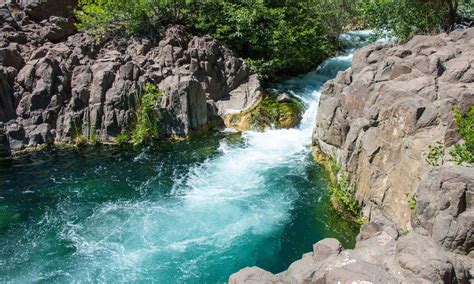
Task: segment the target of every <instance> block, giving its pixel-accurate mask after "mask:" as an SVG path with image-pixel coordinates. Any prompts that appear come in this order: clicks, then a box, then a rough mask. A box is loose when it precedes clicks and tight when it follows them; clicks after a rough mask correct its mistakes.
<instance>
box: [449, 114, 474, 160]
mask: <svg viewBox="0 0 474 284" xmlns="http://www.w3.org/2000/svg"><path fill="white" fill-rule="evenodd" d="M453 112H454V121H455V122H456V126H457V129H458V132H459V133H460V134H461V136H462V138H463V139H464V143H463V144H461V143H457V144H455V145H454V148H453V149H452V150H451V151H450V154H451V157H452V161H453V162H455V163H456V164H458V165H460V164H463V163H468V164H472V163H474V106H470V107H469V109H468V111H467V112H466V114H465V115H462V113H461V110H460V109H458V108H455V109H454V110H453Z"/></svg>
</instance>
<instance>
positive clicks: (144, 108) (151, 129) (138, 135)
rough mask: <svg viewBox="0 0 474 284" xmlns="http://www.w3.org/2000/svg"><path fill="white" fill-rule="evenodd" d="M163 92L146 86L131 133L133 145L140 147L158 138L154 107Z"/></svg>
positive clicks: (150, 85) (154, 87)
mask: <svg viewBox="0 0 474 284" xmlns="http://www.w3.org/2000/svg"><path fill="white" fill-rule="evenodd" d="M162 96H163V92H162V91H161V90H160V89H158V87H156V86H154V85H152V84H147V85H145V93H144V94H143V96H142V97H141V99H140V104H139V107H138V110H137V120H136V125H135V128H134V129H133V131H132V141H133V144H134V145H140V144H143V143H144V142H149V141H151V140H153V139H157V138H158V117H157V115H156V111H155V107H156V105H157V104H158V103H159V102H160V100H161V97H162Z"/></svg>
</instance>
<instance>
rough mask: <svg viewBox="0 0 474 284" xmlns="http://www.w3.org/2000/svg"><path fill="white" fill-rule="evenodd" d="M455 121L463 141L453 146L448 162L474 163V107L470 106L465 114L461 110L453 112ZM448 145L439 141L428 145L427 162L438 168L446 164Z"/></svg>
mask: <svg viewBox="0 0 474 284" xmlns="http://www.w3.org/2000/svg"><path fill="white" fill-rule="evenodd" d="M453 113H454V121H455V123H456V127H457V131H458V133H459V134H460V135H461V137H462V140H461V141H460V142H458V143H456V144H454V145H453V146H452V149H451V150H450V151H449V155H450V158H449V159H448V161H451V162H454V163H456V164H458V165H461V164H473V163H474V106H470V107H469V108H468V110H467V111H466V113H465V114H463V113H462V112H461V110H460V109H458V108H455V109H454V110H453ZM445 150H446V145H445V144H444V143H442V142H441V141H438V142H437V143H436V144H435V145H428V151H427V152H425V153H424V156H425V159H426V162H427V163H428V164H429V165H430V166H432V167H437V166H440V165H442V164H444V162H445Z"/></svg>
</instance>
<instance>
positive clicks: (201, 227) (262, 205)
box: [0, 32, 368, 283]
mask: <svg viewBox="0 0 474 284" xmlns="http://www.w3.org/2000/svg"><path fill="white" fill-rule="evenodd" d="M355 35H357V36H359V37H367V36H368V33H366V32H361V33H360V34H356V33H351V35H350V36H348V38H349V39H350V38H353V37H354V36H355ZM352 52H353V50H351V51H350V52H349V53H347V54H342V55H341V56H339V57H335V58H332V59H329V60H327V61H325V62H324V63H323V64H321V66H320V67H319V68H317V69H316V70H315V71H313V72H310V73H308V74H306V75H303V76H299V77H296V78H294V79H291V80H288V81H286V82H284V83H282V84H279V85H275V86H274V87H275V89H277V90H278V91H287V92H291V93H292V94H293V95H294V96H296V97H298V98H299V99H300V100H301V101H302V102H303V104H304V105H305V106H306V111H305V113H304V115H303V119H302V122H301V124H300V126H299V127H298V128H294V129H285V130H282V129H278V130H277V129H269V130H267V131H265V132H254V131H247V132H244V133H242V135H241V137H242V143H231V142H229V141H228V140H225V139H224V140H222V141H221V142H220V145H219V147H218V153H217V155H213V156H212V157H210V158H209V159H206V160H204V161H203V162H200V163H197V164H194V165H192V166H191V167H189V168H188V169H187V170H186V171H185V172H184V173H183V172H182V171H179V170H176V169H174V170H173V171H172V174H171V175H172V176H173V177H174V178H173V181H172V182H173V184H172V186H171V188H172V189H171V190H169V191H167V193H166V194H159V195H156V196H154V195H153V187H160V186H165V185H163V184H164V183H165V181H161V180H160V179H161V178H162V176H161V175H160V173H161V172H162V171H164V170H165V165H164V164H160V163H158V164H157V165H156V166H155V168H154V171H156V173H157V174H155V175H154V176H153V177H151V178H149V179H147V180H146V181H145V182H143V183H139V184H136V183H134V182H133V181H131V180H128V179H127V184H128V185H129V186H131V187H133V188H135V190H137V191H138V192H139V193H140V195H139V196H140V197H138V198H123V199H119V200H109V201H107V200H105V201H104V202H95V203H93V202H88V201H87V199H86V200H85V201H84V200H83V201H81V202H77V201H74V198H77V197H78V196H79V195H86V193H87V194H91V193H90V192H93V191H94V190H97V189H98V187H103V186H104V187H105V186H107V185H103V184H101V183H99V182H97V183H91V182H90V181H89V182H88V185H87V186H86V187H84V188H81V189H76V188H75V187H74V190H73V192H75V194H76V195H77V196H69V197H66V198H61V199H60V202H59V203H57V205H56V207H55V208H50V209H49V210H48V211H47V212H46V213H45V214H44V217H43V218H42V219H41V220H40V221H39V222H38V223H37V224H35V225H32V226H30V227H25V228H23V229H21V228H20V229H18V230H17V231H16V232H17V233H19V232H21V233H23V234H24V236H22V237H21V239H20V240H19V241H18V242H19V243H20V244H19V245H18V250H19V251H18V252H15V253H12V258H15V261H16V262H15V263H21V267H17V266H15V264H12V266H11V269H10V270H8V269H1V268H0V271H3V272H5V271H7V270H8V274H9V276H8V277H9V278H8V279H9V280H13V281H38V280H45V281H59V282H64V281H72V280H75V281H81V282H101V281H107V282H116V281H118V282H131V281H152V280H153V281H155V282H159V283H182V282H206V281H211V282H215V281H225V280H226V277H228V275H230V274H231V273H232V272H235V271H237V270H239V269H240V268H242V267H245V266H251V265H256V264H260V261H261V260H266V261H268V260H269V259H274V261H278V260H277V259H276V258H277V257H276V256H275V255H274V252H275V251H276V250H277V248H278V247H279V246H280V245H281V244H280V240H279V236H280V235H281V234H282V232H283V230H284V227H285V225H286V224H288V222H290V218H291V214H292V210H293V209H294V207H295V203H296V202H297V201H298V199H299V198H300V193H299V191H298V185H297V184H296V183H295V180H298V178H300V179H301V178H303V179H304V176H303V175H302V172H304V171H305V169H306V168H307V167H308V164H309V163H311V159H308V156H309V153H310V151H311V149H310V147H309V144H310V143H311V133H312V131H313V128H314V126H315V117H316V113H317V107H318V103H319V96H320V89H321V87H322V85H323V83H324V82H325V81H327V80H328V79H331V78H333V77H334V76H335V75H336V73H337V72H338V71H340V70H344V69H346V68H347V67H349V66H350V64H351V60H352ZM226 132H227V133H230V132H233V131H232V130H231V129H227V130H226ZM149 155H150V153H149V152H147V153H145V152H144V153H142V154H140V155H138V156H136V157H135V158H134V159H133V160H132V163H133V166H132V167H135V170H139V168H140V166H141V165H142V164H146V162H147V161H148V160H149V159H150V157H149ZM107 171H108V169H107V168H106V167H102V166H100V167H97V168H96V173H98V174H100V173H104V172H107ZM119 180H121V177H120V175H119V174H116V175H114V177H113V179H112V181H119ZM74 182H75V183H78V182H80V181H77V180H75V181H74ZM303 182H304V181H303ZM58 184H59V181H58ZM74 186H77V185H74ZM76 190H77V191H76ZM86 196H87V195H86ZM143 196H145V197H146V198H142V197H143ZM318 200H321V197H319V199H318ZM52 228H59V233H57V234H53V233H52V231H51V230H52ZM58 243H60V244H61V247H62V250H63V251H61V252H59V251H58V249H56V248H55V246H57V245H58ZM4 244H5V243H4ZM9 244H10V245H11V246H13V244H11V243H9ZM262 248H265V249H262ZM308 249H309V248H308ZM36 254H40V255H36ZM48 254H50V257H47V255H48ZM55 254H57V257H55ZM45 259H48V260H47V261H45Z"/></svg>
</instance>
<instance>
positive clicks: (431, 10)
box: [357, 0, 473, 41]
mask: <svg viewBox="0 0 474 284" xmlns="http://www.w3.org/2000/svg"><path fill="white" fill-rule="evenodd" d="M470 2H471V1H470V0H465V1H463V0H459V1H458V0H456V1H453V0H431V1H430V0H368V1H360V2H359V4H358V5H357V6H358V7H357V9H358V14H359V17H360V18H361V19H362V20H363V21H365V22H366V24H367V25H368V26H370V27H371V28H374V29H376V30H377V31H378V32H379V34H380V33H383V32H386V31H388V32H389V33H390V34H391V35H392V36H395V37H396V38H397V39H398V40H399V41H406V40H408V39H410V38H411V37H412V36H414V35H417V34H434V33H438V32H440V31H443V30H444V31H450V30H452V29H453V28H454V25H455V22H456V19H457V14H458V13H459V14H465V12H466V11H469V15H470V14H471V13H472V12H471V10H472V6H473V4H472V3H470Z"/></svg>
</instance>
